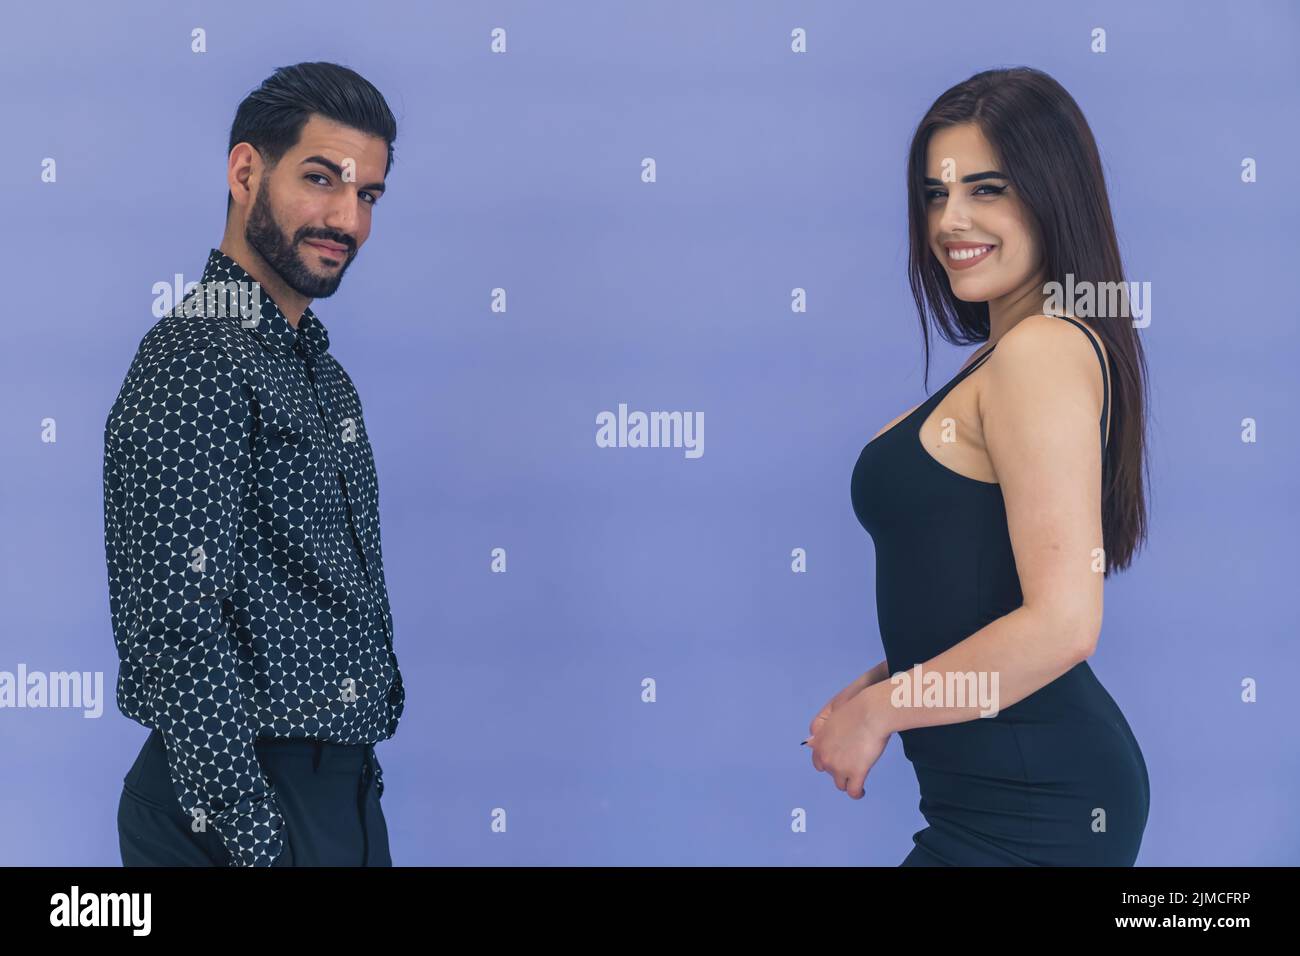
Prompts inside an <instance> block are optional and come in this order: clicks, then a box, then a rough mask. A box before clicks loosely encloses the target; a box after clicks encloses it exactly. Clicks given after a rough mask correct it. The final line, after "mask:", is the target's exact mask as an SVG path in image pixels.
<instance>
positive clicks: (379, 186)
mask: <svg viewBox="0 0 1300 956" xmlns="http://www.w3.org/2000/svg"><path fill="white" fill-rule="evenodd" d="M306 163H320V164H321V165H322V166H324V167H325V168H326V169H328V170H329V171H330V172H332V173H333V174H334V175H335V176H337V177H339V179H342V178H343V167H342V166H340V165H339V164H338V163H335V162H331V161H330V160H328V159H326V158H325V157H324V156H308V157H307V158H306V159H304V160H303V161H302V162H301V163H299V164H298V165H299V166H302V165H304V164H306ZM357 188H358V189H368V190H370V191H371V192H380V193H381V192H383V191H384V184H383V183H367V184H366V185H365V186H359V187H357Z"/></svg>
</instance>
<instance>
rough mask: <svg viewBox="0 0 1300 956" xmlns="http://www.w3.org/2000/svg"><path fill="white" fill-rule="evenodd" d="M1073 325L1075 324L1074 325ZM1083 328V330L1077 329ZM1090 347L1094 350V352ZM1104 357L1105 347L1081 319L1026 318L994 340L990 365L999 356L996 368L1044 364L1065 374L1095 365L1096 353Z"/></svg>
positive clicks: (1048, 316) (1040, 316)
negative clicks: (1010, 363) (1020, 363)
mask: <svg viewBox="0 0 1300 956" xmlns="http://www.w3.org/2000/svg"><path fill="white" fill-rule="evenodd" d="M1076 323H1077V324H1076ZM1080 326H1083V327H1084V328H1080ZM1094 345H1095V346H1096V348H1094ZM1098 350H1100V352H1101V355H1102V357H1103V358H1106V357H1107V351H1106V343H1105V341H1104V340H1103V339H1102V337H1101V336H1100V335H1099V334H1097V330H1096V329H1095V328H1093V327H1092V324H1091V323H1090V322H1088V321H1087V320H1085V319H1079V318H1075V317H1074V316H1060V315H1043V314H1039V315H1030V316H1027V317H1026V318H1023V319H1021V320H1020V321H1019V322H1017V323H1016V324H1015V325H1014V326H1012V327H1011V330H1010V331H1009V332H1007V333H1006V334H1005V335H1003V336H1002V338H1001V339H1000V340H998V346H997V348H996V349H995V350H994V355H993V356H992V358H990V359H989V361H990V362H992V361H993V360H994V359H996V358H998V357H999V356H998V355H997V353H998V352H1001V353H1002V355H1001V359H1002V361H1001V362H1000V363H999V364H1000V365H1003V366H1005V365H1007V364H1008V360H1009V359H1014V360H1016V361H1032V362H1035V363H1046V365H1047V366H1049V367H1053V366H1054V367H1056V368H1058V369H1061V370H1068V369H1069V368H1071V367H1076V366H1078V365H1081V364H1091V365H1092V366H1094V367H1095V366H1096V365H1097V351H1098Z"/></svg>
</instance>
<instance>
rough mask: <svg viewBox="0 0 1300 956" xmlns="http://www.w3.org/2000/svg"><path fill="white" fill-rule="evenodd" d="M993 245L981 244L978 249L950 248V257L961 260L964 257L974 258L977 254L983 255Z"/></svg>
mask: <svg viewBox="0 0 1300 956" xmlns="http://www.w3.org/2000/svg"><path fill="white" fill-rule="evenodd" d="M992 248H993V247H992V246H980V247H978V248H976V249H949V250H948V258H949V259H956V260H958V261H961V260H963V259H974V258H975V257H976V256H982V255H984V253H986V252H988V251H989V250H991V249H992Z"/></svg>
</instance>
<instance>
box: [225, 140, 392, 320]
mask: <svg viewBox="0 0 1300 956" xmlns="http://www.w3.org/2000/svg"><path fill="white" fill-rule="evenodd" d="M387 162H388V146H387V144H386V143H385V142H384V140H383V139H381V138H380V137H377V136H371V135H369V134H367V133H363V132H361V131H360V130H356V129H352V128H351V127H349V126H343V125H341V124H339V123H335V122H333V121H331V120H327V119H325V118H324V117H321V116H319V115H312V116H311V117H309V118H308V120H307V122H306V124H305V125H304V126H303V128H302V135H301V137H300V138H299V140H298V143H297V144H296V145H294V146H293V147H292V148H291V149H289V150H288V151H287V152H286V153H285V154H284V156H282V157H281V158H280V161H279V162H278V163H277V164H276V166H275V168H274V169H272V170H270V171H269V172H268V171H267V170H266V169H265V168H264V169H263V172H262V177H261V179H260V180H259V182H258V184H257V192H256V197H255V198H254V200H253V206H252V208H251V209H250V210H249V213H248V222H247V223H246V224H245V226H244V239H245V241H246V242H247V243H248V245H249V246H250V247H251V248H252V249H253V250H254V251H255V252H257V254H258V255H260V256H261V257H262V258H263V259H265V260H266V263H267V265H269V266H270V267H271V268H272V269H274V270H275V272H276V274H277V275H278V276H279V277H280V278H281V279H282V280H284V282H285V284H286V285H288V286H289V288H291V289H293V290H294V291H295V292H297V293H298V294H299V295H302V296H305V297H307V298H309V299H324V298H328V297H329V296H331V295H333V294H334V291H335V290H336V289H337V288H338V287H339V282H341V281H342V279H343V273H344V272H346V271H347V269H348V266H349V265H350V264H351V262H352V260H353V259H354V258H356V255H357V253H358V252H359V251H360V250H361V246H362V245H363V244H364V243H365V241H366V239H367V237H368V236H369V235H370V217H371V216H372V215H373V212H374V205H375V203H376V202H378V201H379V197H380V196H381V195H383V191H384V186H383V180H384V166H385V165H386V164H387Z"/></svg>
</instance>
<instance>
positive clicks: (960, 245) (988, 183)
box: [922, 123, 1041, 302]
mask: <svg viewBox="0 0 1300 956" xmlns="http://www.w3.org/2000/svg"><path fill="white" fill-rule="evenodd" d="M922 189H923V190H924V195H925V197H926V198H925V202H926V234H927V235H928V236H929V240H930V251H931V252H933V253H934V255H935V256H936V257H937V258H938V259H939V262H941V263H942V264H943V267H944V269H946V270H947V272H948V281H949V283H950V284H951V285H952V291H953V294H954V295H956V296H957V298H959V299H961V300H963V301H965V302H992V301H994V300H997V299H1001V298H1003V297H1005V296H1012V295H1015V296H1019V295H1023V294H1024V293H1025V292H1026V291H1028V289H1029V288H1030V287H1031V286H1032V285H1033V284H1034V281H1035V280H1036V277H1037V275H1038V271H1039V266H1040V265H1041V263H1040V261H1039V259H1040V255H1039V246H1038V242H1037V239H1036V237H1035V236H1034V227H1033V225H1032V223H1031V221H1030V218H1029V215H1028V210H1027V209H1026V208H1025V206H1024V203H1023V202H1022V201H1021V199H1020V196H1019V195H1018V194H1017V192H1016V187H1015V186H1014V185H1013V184H1012V183H1011V181H1010V180H1008V179H1007V178H1006V174H1005V171H1004V170H1002V169H1000V168H999V162H998V159H997V156H996V154H995V153H994V151H993V148H992V146H990V145H989V142H988V140H986V139H985V138H984V134H983V133H982V132H981V131H980V128H979V127H978V126H977V125H975V124H974V123H963V124H961V125H958V126H949V127H946V128H944V129H940V130H937V131H935V133H934V134H933V135H932V136H931V137H930V144H929V148H928V150H927V152H926V159H925V183H924V184H923V186H922ZM954 254H955V255H956V257H954Z"/></svg>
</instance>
